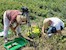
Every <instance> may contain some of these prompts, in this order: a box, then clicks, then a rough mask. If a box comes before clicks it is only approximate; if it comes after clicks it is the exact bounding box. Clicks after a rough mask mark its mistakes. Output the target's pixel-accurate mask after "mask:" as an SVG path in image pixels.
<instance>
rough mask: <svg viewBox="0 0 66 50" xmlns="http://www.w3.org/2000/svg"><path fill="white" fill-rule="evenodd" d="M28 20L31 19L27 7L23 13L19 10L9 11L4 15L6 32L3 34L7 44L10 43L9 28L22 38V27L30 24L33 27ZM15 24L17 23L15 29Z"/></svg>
mask: <svg viewBox="0 0 66 50" xmlns="http://www.w3.org/2000/svg"><path fill="white" fill-rule="evenodd" d="M28 18H29V17H28V9H27V8H26V7H23V8H22V12H21V11H19V10H7V11H5V12H4V15H3V23H4V30H3V32H2V33H3V36H4V40H5V42H7V41H8V39H7V34H8V30H9V27H10V28H11V29H12V31H13V32H14V33H17V34H18V36H20V37H21V33H20V25H22V24H26V23H28V25H29V26H31V25H30V21H29V19H28ZM14 23H16V26H15V27H13V24H14ZM15 30H16V31H17V32H16V31H15Z"/></svg>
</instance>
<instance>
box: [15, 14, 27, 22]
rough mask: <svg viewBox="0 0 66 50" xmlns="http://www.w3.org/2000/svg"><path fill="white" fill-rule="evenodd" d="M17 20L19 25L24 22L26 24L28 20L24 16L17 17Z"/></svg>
mask: <svg viewBox="0 0 66 50" xmlns="http://www.w3.org/2000/svg"><path fill="white" fill-rule="evenodd" d="M16 20H17V22H18V23H22V21H23V22H26V20H27V19H26V17H25V16H23V15H17V17H16Z"/></svg>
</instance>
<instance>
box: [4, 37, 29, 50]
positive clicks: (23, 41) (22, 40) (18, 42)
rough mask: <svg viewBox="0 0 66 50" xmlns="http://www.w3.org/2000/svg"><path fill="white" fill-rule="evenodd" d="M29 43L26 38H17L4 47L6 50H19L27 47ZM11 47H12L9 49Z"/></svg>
mask: <svg viewBox="0 0 66 50" xmlns="http://www.w3.org/2000/svg"><path fill="white" fill-rule="evenodd" d="M27 43H28V41H27V40H26V39H25V38H15V39H14V40H12V41H10V42H8V43H6V44H4V47H5V48H6V50H17V49H19V48H21V47H23V46H25V45H26V44H27ZM14 44H16V45H14ZM9 46H11V47H10V48H9Z"/></svg>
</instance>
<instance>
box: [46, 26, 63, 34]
mask: <svg viewBox="0 0 66 50" xmlns="http://www.w3.org/2000/svg"><path fill="white" fill-rule="evenodd" d="M60 28H61V30H63V27H62V26H60ZM48 29H49V28H48ZM48 29H46V31H45V33H46V32H47V31H48ZM56 32H57V30H56V28H55V27H52V29H51V33H56Z"/></svg>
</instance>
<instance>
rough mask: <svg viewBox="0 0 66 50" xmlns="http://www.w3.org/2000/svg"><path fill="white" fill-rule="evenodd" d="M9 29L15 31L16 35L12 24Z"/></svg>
mask: <svg viewBox="0 0 66 50" xmlns="http://www.w3.org/2000/svg"><path fill="white" fill-rule="evenodd" d="M10 29H11V30H12V31H13V32H14V33H15V35H16V31H15V29H14V28H13V26H12V25H11V26H10Z"/></svg>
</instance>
